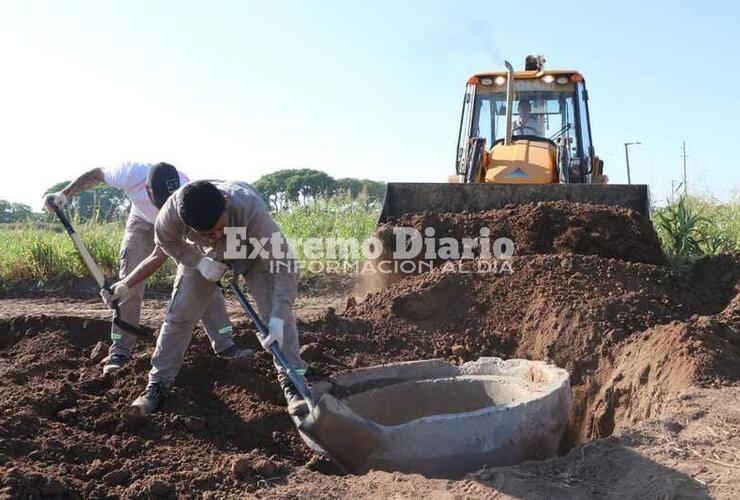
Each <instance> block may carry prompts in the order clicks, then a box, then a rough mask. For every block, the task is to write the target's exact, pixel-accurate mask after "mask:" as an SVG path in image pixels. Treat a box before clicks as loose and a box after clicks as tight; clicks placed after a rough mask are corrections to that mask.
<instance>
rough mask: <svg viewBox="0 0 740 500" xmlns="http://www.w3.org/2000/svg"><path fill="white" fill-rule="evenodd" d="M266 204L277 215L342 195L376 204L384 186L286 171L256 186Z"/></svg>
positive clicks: (316, 172) (318, 173) (317, 173)
mask: <svg viewBox="0 0 740 500" xmlns="http://www.w3.org/2000/svg"><path fill="white" fill-rule="evenodd" d="M254 187H255V188H256V189H257V190H258V191H259V192H260V194H261V195H262V198H263V199H264V200H265V203H267V205H268V206H269V207H270V209H272V210H274V211H280V210H289V209H290V208H291V207H293V206H296V205H306V204H308V203H313V202H315V201H316V200H319V199H322V198H329V197H331V196H334V195H335V194H338V193H341V194H344V195H345V196H348V197H349V198H350V199H352V200H362V201H363V202H365V203H377V202H380V201H382V200H383V196H384V195H385V183H384V182H378V181H371V180H369V179H355V178H352V177H345V178H342V179H339V180H335V179H334V178H333V177H331V176H330V175H328V174H327V173H325V172H322V171H320V170H314V169H311V168H301V169H283V170H278V171H277V172H272V173H270V174H267V175H263V176H262V177H260V178H259V180H257V182H255V183H254Z"/></svg>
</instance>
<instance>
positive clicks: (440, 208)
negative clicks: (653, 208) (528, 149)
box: [378, 182, 650, 223]
mask: <svg viewBox="0 0 740 500" xmlns="http://www.w3.org/2000/svg"><path fill="white" fill-rule="evenodd" d="M559 200H567V201H573V202H578V203H592V204H597V205H610V206H616V207H622V208H630V209H632V210H635V211H637V212H639V213H641V214H643V215H646V216H649V215H650V200H649V195H648V187H647V186H646V185H641V184H482V183H476V184H454V183H420V182H418V183H417V182H409V183H389V184H388V185H387V187H386V191H385V200H384V202H383V210H382V211H381V213H380V218H379V220H378V222H379V223H383V222H386V221H388V219H392V218H398V217H400V216H402V215H403V214H406V213H416V212H424V211H431V212H439V213H445V212H463V211H467V212H481V211H484V210H490V209H493V208H504V207H505V206H506V205H523V204H525V203H533V202H538V201H559Z"/></svg>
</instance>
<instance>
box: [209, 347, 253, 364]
mask: <svg viewBox="0 0 740 500" xmlns="http://www.w3.org/2000/svg"><path fill="white" fill-rule="evenodd" d="M216 356H218V357H219V358H221V359H225V360H227V361H234V360H235V359H238V360H240V361H241V360H243V361H250V360H251V359H252V358H253V357H254V351H253V350H252V349H245V348H242V347H239V346H238V345H236V344H234V345H232V346H231V347H227V348H226V349H224V350H223V351H221V352H218V353H216Z"/></svg>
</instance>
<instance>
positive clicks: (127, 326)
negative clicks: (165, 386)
mask: <svg viewBox="0 0 740 500" xmlns="http://www.w3.org/2000/svg"><path fill="white" fill-rule="evenodd" d="M51 207H52V208H53V210H54V213H55V214H56V216H57V218H58V219H59V221H60V222H61V223H62V225H63V226H64V229H65V230H66V231H67V234H68V235H69V237H70V238H72V243H74V245H75V248H77V251H78V252H79V253H80V255H81V256H82V261H83V262H84V263H85V266H86V267H87V269H88V270H89V271H90V273H91V274H92V275H93V278H95V281H97V283H98V286H100V288H101V289H102V290H106V291H108V292H109V293H110V292H111V289H110V287H109V286H108V283H106V281H105V277H104V276H103V272H102V271H101V270H100V268H99V267H98V265H97V264H96V263H95V261H94V260H93V258H92V256H91V255H90V252H88V251H87V248H86V247H85V244H84V243H83V242H82V240H81V239H80V237H79V235H78V234H77V231H75V229H74V227H72V223H71V222H70V221H69V219H68V218H67V216H66V215H64V212H63V211H62V209H61V208H59V207H58V206H57V205H56V204H54V203H51ZM113 324H114V325H116V326H118V327H119V328H120V329H121V330H124V331H126V332H128V333H130V334H132V335H136V336H137V337H144V338H151V335H150V334H149V333H147V332H145V331H144V330H142V329H141V328H137V327H136V326H134V325H132V324H131V323H128V322H127V321H124V320H122V319H121V308H120V307H119V304H118V301H115V302H114V303H113Z"/></svg>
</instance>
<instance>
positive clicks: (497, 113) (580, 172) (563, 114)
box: [456, 59, 600, 183]
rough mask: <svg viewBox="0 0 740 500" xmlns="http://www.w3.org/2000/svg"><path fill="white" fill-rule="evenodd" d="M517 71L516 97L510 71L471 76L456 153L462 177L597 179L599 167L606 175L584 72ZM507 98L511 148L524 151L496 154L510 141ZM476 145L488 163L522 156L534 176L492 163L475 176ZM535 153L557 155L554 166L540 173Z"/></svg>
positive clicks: (545, 180) (541, 180)
mask: <svg viewBox="0 0 740 500" xmlns="http://www.w3.org/2000/svg"><path fill="white" fill-rule="evenodd" d="M541 62H544V59H541ZM528 63H529V59H528ZM511 74H513V75H514V78H513V80H514V83H513V87H512V93H513V95H512V96H508V95H507V80H508V75H509V72H507V71H500V72H488V73H480V74H476V75H473V76H472V77H471V78H470V79H469V80H468V84H467V87H466V91H465V100H464V102H463V109H462V115H461V122H460V133H459V139H458V147H457V155H456V167H457V168H456V171H457V173H458V175H460V176H461V177H463V179H462V180H463V181H464V182H511V183H520V182H531V183H556V182H564V183H590V182H592V174H593V173H594V168H593V167H594V166H596V167H597V168H596V170H597V172H596V173H597V174H600V160H598V159H597V158H595V155H594V148H593V145H592V142H591V126H590V123H589V114H588V94H587V92H586V86H585V82H584V79H583V76H582V75H581V74H580V73H578V72H576V71H554V70H553V71H550V70H548V71H545V70H542V69H541V67H540V68H539V69H530V70H525V71H513V70H512V71H511ZM507 99H508V100H507ZM507 102H509V103H511V104H510V105H511V107H512V109H511V117H510V119H511V121H512V123H511V127H512V128H511V146H509V145H507V146H506V147H513V146H516V145H518V148H517V149H518V150H519V151H518V152H512V151H507V152H505V153H503V152H502V151H499V152H498V154H496V151H494V150H495V148H496V147H497V145H499V144H503V143H504V142H505V140H506V132H507ZM483 141H484V142H483ZM525 146H526V147H525ZM476 148H477V149H479V150H480V154H481V155H484V156H485V155H488V156H487V157H485V158H483V160H482V161H484V162H490V161H491V160H492V159H495V158H497V157H498V158H502V154H503V157H505V158H508V159H509V160H510V161H509V163H507V165H514V163H512V161H513V160H512V158H513V156H512V155H514V156H517V155H518V156H517V157H518V158H519V160H518V162H516V165H517V167H516V171H519V172H522V173H525V174H526V173H528V172H527V169H525V168H524V167H523V165H526V166H527V167H529V168H530V170H532V171H533V175H532V176H531V179H530V180H529V181H527V179H525V176H522V175H519V179H516V178H514V177H512V178H511V180H507V179H508V178H509V177H508V174H507V175H495V173H492V171H490V168H491V167H486V168H489V172H488V173H486V172H485V171H484V170H481V171H480V174H476V176H474V177H471V176H470V171H469V169H470V162H471V154H473V153H474V150H475V149H476ZM533 151H534V153H535V154H534V155H535V156H536V155H539V158H540V159H542V160H546V159H547V158H548V157H550V158H551V160H547V161H545V163H547V164H548V165H545V164H542V165H539V167H540V168H539V171H538V170H537V169H536V168H535V167H538V165H534V166H533V165H531V161H530V160H531V158H532V156H533ZM475 154H478V153H475ZM501 165H503V164H501ZM482 168H483V167H482ZM509 170H511V169H509ZM507 172H508V170H507Z"/></svg>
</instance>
